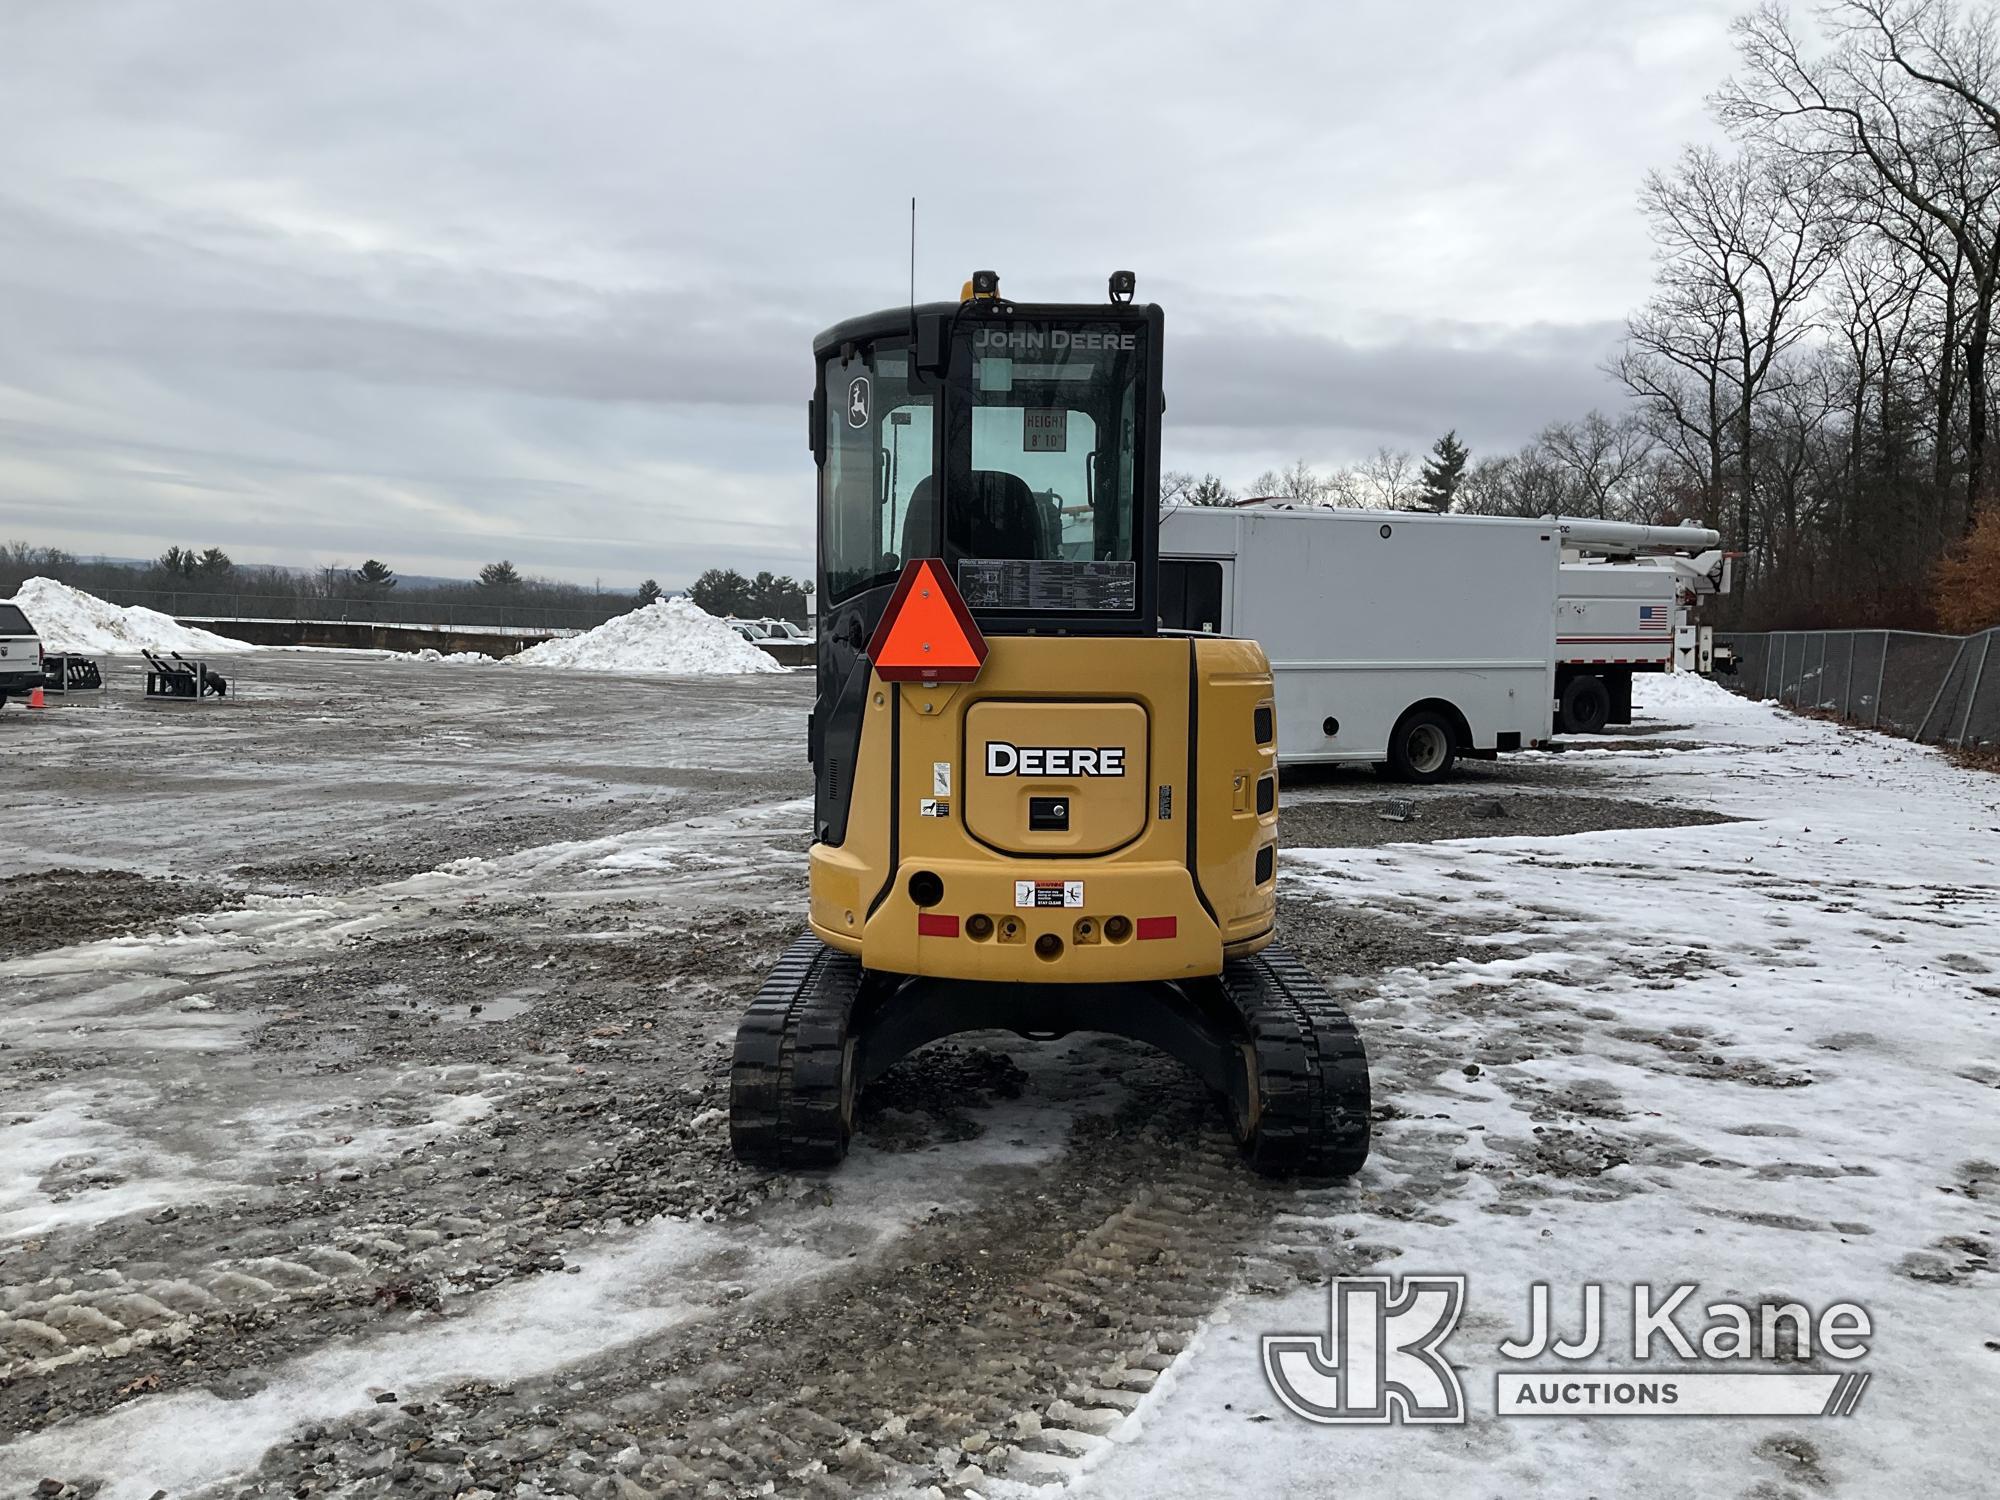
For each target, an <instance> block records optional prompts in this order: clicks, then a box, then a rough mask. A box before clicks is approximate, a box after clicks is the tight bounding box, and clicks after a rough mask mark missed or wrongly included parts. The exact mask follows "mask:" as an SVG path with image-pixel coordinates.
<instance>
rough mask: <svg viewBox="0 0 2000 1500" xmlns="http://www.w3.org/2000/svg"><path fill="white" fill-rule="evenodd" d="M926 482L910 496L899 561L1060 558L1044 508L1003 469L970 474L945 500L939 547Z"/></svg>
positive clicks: (1025, 486) (1023, 482)
mask: <svg viewBox="0 0 2000 1500" xmlns="http://www.w3.org/2000/svg"><path fill="white" fill-rule="evenodd" d="M932 494H933V490H932V486H931V478H930V476H926V477H925V478H923V479H921V480H919V481H918V482H917V487H916V489H915V490H914V491H913V492H912V493H911V495H910V514H909V517H908V519H907V520H905V521H904V522H903V560H904V561H905V562H907V561H908V560H909V559H911V558H913V557H942V558H943V559H944V560H945V561H946V562H948V563H949V562H956V561H957V560H958V559H959V558H961V557H993V558H1053V557H1059V556H1061V552H1060V550H1059V543H1060V541H1061V537H1060V535H1059V534H1052V533H1054V532H1055V528H1054V526H1053V525H1052V517H1051V516H1050V514H1049V510H1048V507H1046V506H1044V505H1041V504H1039V503H1037V501H1036V499H1035V492H1034V491H1033V490H1031V489H1029V488H1028V482H1027V481H1026V480H1025V479H1022V478H1021V477H1020V476H1019V475H1018V474H1009V473H1007V472H1006V471H1005V470H1003V469H974V470H973V471H972V473H971V474H970V475H968V476H967V482H966V483H965V484H964V485H963V486H962V487H960V488H959V489H958V490H956V491H955V493H954V494H953V495H952V496H951V497H950V504H949V507H948V510H947V513H946V515H945V534H944V546H943V548H942V549H940V548H938V547H937V546H936V545H935V542H934V539H933V538H932V536H931V525H930V516H931V496H932Z"/></svg>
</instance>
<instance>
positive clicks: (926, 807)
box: [917, 797, 951, 818]
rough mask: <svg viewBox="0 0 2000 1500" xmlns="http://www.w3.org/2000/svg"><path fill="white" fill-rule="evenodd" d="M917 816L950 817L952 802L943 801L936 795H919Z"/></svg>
mask: <svg viewBox="0 0 2000 1500" xmlns="http://www.w3.org/2000/svg"><path fill="white" fill-rule="evenodd" d="M917 816H918V817H920V818H948V817H950V816H951V804H950V803H949V802H942V801H940V800H939V799H937V798H936V797H919V798H918V799H917Z"/></svg>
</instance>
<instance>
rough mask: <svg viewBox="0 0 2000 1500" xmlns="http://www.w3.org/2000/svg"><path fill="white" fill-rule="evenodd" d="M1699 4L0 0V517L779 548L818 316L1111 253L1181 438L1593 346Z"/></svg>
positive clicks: (467, 557) (1544, 410) (341, 538)
mask: <svg viewBox="0 0 2000 1500" xmlns="http://www.w3.org/2000/svg"><path fill="white" fill-rule="evenodd" d="M1742 8H1743V7H1742V5H1741V4H1706V3H1698V0H1619V3H1617V4H1606V3H1603V0H1574V3H1572V0H1508V3H1506V4H1499V5H1496V4H1493V3H1491V0H1479V3H1468V4H1458V3H1453V4H1419V3H1383V4H1351V3H1349V4H1341V5H1337V6H1335V5H1323V6H1322V5H1300V4H1298V3H1296V0H1293V3H1289V4H1279V5H1270V6H1265V5H1256V4H1248V3H1244V0H1232V3H1229V4H1221V3H1206V4H1190V5H1173V4H1162V3H1158V0H1153V3H1147V4H1143V5H1130V6H1122V5H1121V6H1111V5H1095V4H1091V3H1088V0H1069V3H1065V4H1058V5H1034V6H1018V5H1017V6H1007V5H999V4H992V5H981V6H930V5H925V6H916V5H910V6H890V5H881V6H877V5H872V4H859V3H836V4H831V5H814V6H800V5H783V6H779V5H766V6H759V5H702V6H696V5H692V4H686V5H684V4H678V3H658V0H622V3H611V0H603V3H574V0H572V3H565V4H553V3H549V4H539V3H526V0H523V3H499V0H493V3H475V0H465V3H427V0H392V3H377V0H326V3H318V0H298V3H282V4H277V3H271V0H242V3H226V0H158V3H131V4H126V3H112V0H5V3H4V5H0V527H4V535H5V536H7V537H9V538H24V539H27V540H31V541H36V542H41V543H48V544H56V545H61V546H64V547H67V548H69V549H71V550H72V551H76V552H79V553H85V554H95V553H108V554H112V555H132V556H150V555H151V554H153V553H155V552H157V551H158V550H159V549H160V548H161V547H162V546H164V545H165V544H166V543H168V542H182V543H189V544H193V545H196V546H201V545H206V544H209V543H211V542H213V543H220V544H221V545H223V546H224V547H226V548H227V549H228V550H229V551H230V552H231V553H232V554H233V555H234V556H235V557H236V558H237V559H238V560H239V561H268V562H285V563H297V564H316V563H325V562H332V561H341V562H345V563H347V564H349V565H352V564H354V563H358V562H359V561H361V560H362V559H363V558H365V557H370V556H375V557H381V558H383V559H385V560H387V561H389V562H390V563H391V564H392V565H393V566H395V567H397V568H398V569H399V570H401V571H403V572H407V573H442V574H450V575H464V574H467V573H469V572H471V571H472V570H474V569H476V567H477V566H478V565H479V564H480V563H482V562H486V561H490V560H492V559H494V558H498V557H503V556H504V557H508V558H511V559H512V560H513V561H514V562H515V563H516V564H517V565H518V566H520V567H521V568H522V569H523V570H524V571H529V572H538V573H544V574H548V575H552V576H557V577H564V578H570V579H577V580H582V581H585V582H588V581H590V580H591V579H593V578H598V577H601V578H602V579H603V580H604V582H605V583H606V585H607V586H610V585H612V584H616V585H617V586H619V587H621V588H623V587H627V586H629V585H630V584H631V583H633V582H634V581H636V580H637V579H638V578H640V577H643V576H646V575H652V576H656V577H658V578H659V579H661V580H662V581H663V582H666V583H668V584H669V585H680V584H685V583H686V582H688V581H689V580H691V579H692V578H693V577H694V575H695V574H696V573H698V572H699V571H700V570H701V569H703V568H705V567H709V566H716V565H720V566H733V567H738V568H742V569H745V570H751V569H755V568H763V567H769V568H774V569H777V570H779V571H784V572H791V573H795V574H804V573H807V572H809V571H810V567H811V563H810V558H811V542H812V537H811V531H812V512H811V496H812V473H811V467H810V460H809V456H808V455H807V453H806V449H805V415H804V413H805V400H806V396H807V395H808V393H809V391H810V385H811V350H810V340H811V337H812V335H813V333H814V332H816V331H817V330H818V329H819V328H821V327H824V326H825V325H827V324H829V323H832V322H836V321H838V320H839V319H841V318H843V317H847V316H850V315H852V314H854V313H857V312H863V311H867V310H870V309H872V308H876V307H880V306H885V305H890V304H894V303H899V302H901V301H902V300H903V299H904V298H905V297H906V296H907V280H908V265H907V253H908V249H907V234H908V228H909V225H908V211H909V199H910V196H911V195H912V194H915V195H916V196H917V197H918V199H919V200H920V204H921V207H920V215H919V225H918V295H919V297H920V298H935V297H943V296H954V295H956V293H957V289H958V286H959V283H960V282H961V281H962V280H963V279H964V277H965V276H966V275H967V274H969V272H970V271H971V270H972V269H973V268H974V267H975V266H992V267H994V268H996V269H998V270H999V271H1000V272H1001V275H1002V278H1003V280H1002V284H1003V287H1004V288H1005V289H1006V290H1007V291H1008V292H1010V293H1012V294H1013V295H1016V296H1020V297H1035V298H1048V299H1061V298H1077V299H1084V300H1092V301H1094V300H1097V299H1098V298H1099V297H1101V296H1102V294H1103V286H1104V277H1105V275H1106V273H1108V272H1109V271H1111V270H1112V269H1114V268H1117V267H1130V268H1131V269H1133V270H1135V271H1137V272H1138V275H1139V291H1140V296H1141V298H1142V299H1144V300H1150V301H1156V302H1159V303H1161V304H1163V305H1164V306H1165V308H1166V312H1167V329H1168V355H1167V379H1168V384H1167V394H1168V416H1167V426H1168V437H1167V452H1166V461H1167V463H1168V465H1169V466H1171V467H1180V468H1189V469H1195V470H1203V469H1214V470H1216V471H1218V472H1220V473H1221V474H1222V475H1223V476H1224V477H1225V478H1227V479H1229V480H1231V481H1232V482H1235V483H1238V484H1241V483H1242V482H1244V481H1246V480H1248V479H1249V478H1250V477H1252V476H1253V475H1255V474H1256V473H1257V472H1258V471H1260V470H1262V469H1264V468H1267V467H1270V466H1273V465H1278V464H1282V463H1284V462H1286V461H1288V460H1290V459H1292V458H1296V457H1300V456H1303V457H1305V458H1307V459H1309V460H1311V461H1313V462H1315V463H1317V464H1321V465H1328V464H1332V463H1335V462H1338V461H1342V460H1346V459H1351V458H1355V457H1359V456H1361V455H1364V454H1366V453H1369V452H1372V451H1373V450H1374V449H1375V448H1376V447H1377V446H1379V445H1382V444H1388V445H1390V446H1392V447H1401V448H1409V449H1413V450H1414V449H1421V448H1423V447H1426V446H1428V444H1429V443H1430V442H1431V441H1432V439H1434V438H1435V437H1436V436H1437V434H1438V433H1440V432H1441V431H1443V430H1444V429H1445V428H1446V427H1456V428H1457V429H1458V432H1459V434H1460V435H1461V437H1463V438H1465V439H1466V440H1467V441H1468V442H1469V443H1470V444H1471V445H1472V447H1473V449H1474V451H1475V453H1478V452H1481V451H1492V450H1494V449H1499V448H1510V447H1513V446H1516V445H1518V444H1519V443H1520V442H1522V441H1523V440H1524V439H1525V438H1527V437H1528V436H1529V435H1530V434H1531V433H1532V432H1533V431H1534V430H1535V429H1536V428H1538V427H1539V426H1541V425H1542V424H1543V423H1545V422H1547V421H1549V420H1551V419H1553V418H1557V417H1565V416H1575V415H1579V414H1581V413H1582V412H1583V411H1584V410H1586V409H1588V408H1589V407H1591V406H1593V405H1599V406H1605V407H1611V406H1614V405H1615V404H1616V402H1617V399H1618V398H1617V393H1616V392H1615V391H1614V390H1612V389H1611V388H1610V387H1609V386H1608V385H1607V384H1606V383H1605V381H1604V379H1603V377H1602V376H1601V375H1599V374H1598V373H1597V366H1598V365H1599V363H1600V362H1601V361H1602V360H1603V359H1604V358H1605V356H1606V354H1607V353H1608V352H1609V350H1610V348H1611V346H1612V343H1613V341H1614V340H1615V337H1616V334H1617V331H1618V327H1619V324H1620V320H1621V319H1622V317H1623V316H1624V314H1625V312H1626V311H1627V309H1628V308H1629V307H1631V306H1632V305H1633V304H1634V303H1635V302H1636V301H1638V300H1639V299H1640V298H1641V297H1643V295H1644V294H1645V290H1646V286H1647V281H1648V276H1649V273H1650V265H1649V259H1648V256H1649V250H1648V245H1647V242H1646V238H1645V235H1644V231H1643V226H1642V224H1641V222H1640V219H1639V215H1638V212H1637V208H1636V193H1637V188H1638V184H1639V179H1640V177H1641V175H1642V174H1643V173H1644V172H1645V170H1646V169H1647V168H1648V167H1650V166H1654V165H1661V164H1664V163H1665V162H1666V161H1667V160H1668V158H1669V157H1670V156H1671V155H1672V153H1673V152H1674V150H1675V149H1676V147H1677V146H1678V145H1679V144H1680V143H1681V142H1683V141H1685V140H1690V139H1709V138H1713V136H1714V134H1715V132H1714V130H1713V127H1712V126H1711V125H1710V124H1709V122H1708V121H1707V119H1706V117H1705V115H1704V113H1703V106H1702V97H1703V95H1704V94H1705V93H1707V92H1708V91H1709V90H1710V89H1712V88H1713V87H1715V85H1716V84H1717V83H1718V82H1719V81H1720V80H1721V78H1722V77H1723V76H1724V74H1725V73H1726V72H1727V71H1728V68H1729V62H1730V57H1729V48H1728V39H1727V34H1726V27H1727V22H1728V19H1729V17H1730V16H1731V15H1732V14H1733V13H1734V12H1736V11H1738V10H1740V9H1742Z"/></svg>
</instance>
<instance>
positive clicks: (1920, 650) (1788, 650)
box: [1716, 627, 2000, 748]
mask: <svg viewBox="0 0 2000 1500" xmlns="http://www.w3.org/2000/svg"><path fill="white" fill-rule="evenodd" d="M1996 638H2000V627H1995V628H1994V629H1992V630H1982V631H1980V632H1979V633H1978V634H1977V635H1925V634H1922V633H1920V632H1917V631H1914V630H1774V631H1771V632H1768V633H1766V634H1762V635H1728V636H1725V635H1722V634H1720V633H1718V634H1717V635H1716V641H1717V643H1718V644H1719V643H1722V642H1725V641H1726V642H1727V643H1728V644H1729V645H1731V646H1733V647H1734V648H1735V650H1736V658H1737V663H1738V665H1737V669H1736V675H1735V676H1734V677H1726V676H1725V677H1718V678H1717V679H1716V681H1718V682H1721V683H1723V684H1724V685H1726V686H1728V687H1730V688H1733V689H1734V690H1735V691H1737V692H1739V693H1743V694H1745V695H1746V696H1748V697H1752V698H1760V699H1769V700H1775V701H1776V702H1779V703H1783V704H1786V705H1788V706H1790V707H1792V708H1804V709H1817V710H1821V711H1824V712H1827V713H1835V714H1839V715H1840V716H1841V717H1842V718H1843V719H1849V720H1852V721H1853V722H1854V723H1857V724H1868V725H1871V726H1874V727H1876V728H1879V729H1886V730H1888V731H1890V732H1891V733H1893V734H1900V735H1903V736H1904V737H1905V738H1908V739H1913V740H1919V741H1921V742H1923V743H1924V744H1927V745H1955V746H1959V747H1987V748H1991V747H1994V746H1996V745H2000V644H1996Z"/></svg>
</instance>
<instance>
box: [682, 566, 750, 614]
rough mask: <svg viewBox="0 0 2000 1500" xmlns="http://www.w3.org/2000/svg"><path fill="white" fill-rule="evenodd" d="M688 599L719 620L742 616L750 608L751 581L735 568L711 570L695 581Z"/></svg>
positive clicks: (689, 591) (689, 590)
mask: <svg viewBox="0 0 2000 1500" xmlns="http://www.w3.org/2000/svg"><path fill="white" fill-rule="evenodd" d="M688 597H689V598H690V599H692V600H694V602H695V603H696V604H697V605H699V606H700V607H701V608H703V609H705V610H707V611H708V612H709V613H710V614H712V615H715V616H717V617H718V618H720V617H725V616H728V615H742V614H745V613H747V612H748V611H749V608H750V580H749V579H747V578H745V577H744V576H743V575H742V574H741V573H739V572H737V571H736V570H735V569H734V568H710V569H709V570H708V571H707V572H706V573H704V574H702V575H701V577H699V578H697V579H696V580H695V581H694V583H693V585H692V586H691V587H690V588H689V589H688Z"/></svg>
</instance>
